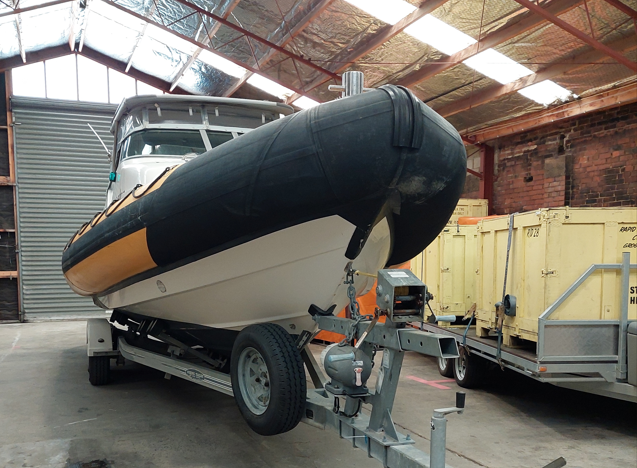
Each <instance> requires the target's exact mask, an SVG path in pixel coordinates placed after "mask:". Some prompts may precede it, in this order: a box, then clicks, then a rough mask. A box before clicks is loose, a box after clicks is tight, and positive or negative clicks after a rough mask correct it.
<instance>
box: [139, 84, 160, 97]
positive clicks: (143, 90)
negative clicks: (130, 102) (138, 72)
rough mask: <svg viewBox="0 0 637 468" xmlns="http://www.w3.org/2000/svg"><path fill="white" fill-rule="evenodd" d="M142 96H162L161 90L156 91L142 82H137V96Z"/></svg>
mask: <svg viewBox="0 0 637 468" xmlns="http://www.w3.org/2000/svg"><path fill="white" fill-rule="evenodd" d="M142 94H164V92H163V91H162V90H161V89H157V88H155V87H153V86H151V85H149V84H146V83H144V82H143V81H138V82H137V95H138V96H141V95H142Z"/></svg>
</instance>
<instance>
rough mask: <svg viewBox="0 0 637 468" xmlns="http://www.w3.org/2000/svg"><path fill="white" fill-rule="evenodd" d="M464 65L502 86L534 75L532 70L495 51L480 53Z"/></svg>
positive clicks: (489, 50)
mask: <svg viewBox="0 0 637 468" xmlns="http://www.w3.org/2000/svg"><path fill="white" fill-rule="evenodd" d="M462 63H464V64H465V65H467V66H468V67H471V68H473V69H474V70H476V71H479V72H480V73H482V74H483V75H486V76H488V77H489V78H492V79H494V80H496V81H497V82H499V83H501V84H507V83H511V82H512V81H515V80H518V79H520V78H522V77H523V76H527V75H532V74H533V71H532V70H529V69H528V68H526V67H525V66H524V65H521V64H519V63H518V62H516V61H515V60H511V59H510V58H509V57H507V56H506V55H503V54H501V53H500V52H498V51H496V50H493V49H487V50H485V51H483V52H480V53H479V54H476V55H474V56H473V57H471V58H468V59H467V60H465V61H464V62H462Z"/></svg>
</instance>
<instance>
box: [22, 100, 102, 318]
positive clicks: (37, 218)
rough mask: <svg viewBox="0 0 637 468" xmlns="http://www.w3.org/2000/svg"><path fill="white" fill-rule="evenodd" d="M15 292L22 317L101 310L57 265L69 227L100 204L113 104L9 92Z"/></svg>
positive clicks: (82, 314)
mask: <svg viewBox="0 0 637 468" xmlns="http://www.w3.org/2000/svg"><path fill="white" fill-rule="evenodd" d="M12 108H13V113H14V119H15V122H16V126H15V127H14V128H15V142H16V177H17V194H18V196H17V203H18V236H19V237H18V239H19V248H20V276H21V278H20V293H21V299H22V312H23V313H24V318H25V319H26V320H33V319H50V318H69V317H78V316H80V317H88V316H90V315H100V316H104V312H103V311H102V310H101V309H99V308H98V307H96V306H95V305H93V302H92V300H91V299H89V298H84V297H80V296H78V295H76V294H75V293H73V291H71V289H70V288H69V287H68V285H67V284H66V281H65V280H64V276H63V275H62V269H61V258H62V250H63V248H64V245H65V244H66V242H67V241H68V240H69V238H70V237H71V235H72V234H73V233H74V232H75V231H76V230H77V229H78V228H79V227H80V225H81V224H82V223H84V222H86V221H88V220H89V219H90V218H91V217H92V216H93V215H94V214H95V213H96V212H98V211H100V210H102V209H103V208H104V202H105V191H106V186H107V184H108V174H109V171H110V169H109V164H108V161H107V158H106V155H105V152H104V149H103V148H102V146H101V145H100V143H99V141H98V140H97V138H95V136H94V135H93V133H92V132H91V130H90V128H89V127H88V125H87V123H90V124H91V125H92V126H93V128H94V129H95V130H96V131H97V133H98V134H99V135H100V137H102V139H103V140H104V142H105V143H106V145H107V146H108V147H109V148H110V147H111V146H112V142H113V139H112V136H111V134H110V132H109V127H110V121H111V118H112V117H113V115H114V113H115V106H112V105H108V104H88V103H79V102H64V101H54V100H50V99H32V98H22V97H14V98H12Z"/></svg>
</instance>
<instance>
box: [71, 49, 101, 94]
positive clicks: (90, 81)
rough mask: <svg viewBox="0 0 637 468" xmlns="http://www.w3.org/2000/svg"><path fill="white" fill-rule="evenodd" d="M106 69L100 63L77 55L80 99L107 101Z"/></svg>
mask: <svg viewBox="0 0 637 468" xmlns="http://www.w3.org/2000/svg"><path fill="white" fill-rule="evenodd" d="M107 73H108V70H107V69H106V67H105V66H104V65H102V64H100V63H97V62H94V61H93V60H90V59H87V58H86V57H83V56H82V55H78V56H77V76H78V80H79V82H78V86H79V91H78V92H79V98H80V101H91V102H108V78H107Z"/></svg>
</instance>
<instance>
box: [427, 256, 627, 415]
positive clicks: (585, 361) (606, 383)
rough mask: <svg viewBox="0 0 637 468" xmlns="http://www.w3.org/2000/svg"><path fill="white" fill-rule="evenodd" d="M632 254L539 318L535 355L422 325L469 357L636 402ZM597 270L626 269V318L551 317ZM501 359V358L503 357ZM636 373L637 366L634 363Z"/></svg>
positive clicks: (599, 267)
mask: <svg viewBox="0 0 637 468" xmlns="http://www.w3.org/2000/svg"><path fill="white" fill-rule="evenodd" d="M631 269H632V270H634V269H637V264H635V263H632V264H631V263H630V253H629V252H624V253H623V255H622V263H600V264H593V265H591V266H590V267H589V268H588V269H587V270H586V271H585V272H584V273H583V274H582V275H581V276H580V277H579V278H578V279H577V280H576V281H575V282H574V283H573V284H572V285H571V286H570V287H569V288H567V289H566V291H564V293H563V294H562V295H561V296H560V297H559V298H558V299H557V300H556V301H555V302H554V303H553V304H551V305H550V306H549V307H548V308H547V309H546V310H545V311H544V312H543V313H542V315H540V317H539V319H538V320H539V323H538V341H537V347H536V353H535V354H533V353H530V352H528V351H527V352H524V351H521V350H517V349H513V348H509V347H506V346H502V347H501V349H500V350H499V353H498V347H497V342H496V341H495V340H492V339H488V338H487V339H485V338H478V337H476V336H475V333H470V334H467V335H466V336H465V333H464V332H465V330H464V329H463V328H442V327H439V326H437V325H435V324H430V323H423V324H422V325H421V326H420V328H421V329H422V330H425V331H429V332H432V333H436V334H442V335H446V336H450V337H453V338H454V339H455V340H456V341H457V342H458V345H459V346H463V347H465V348H466V349H468V352H469V354H470V355H474V356H479V357H481V358H484V359H486V360H488V361H491V362H495V363H498V364H499V365H501V366H502V367H505V368H507V369H510V370H513V371H515V372H518V373H520V374H523V375H526V376H527V377H531V378H533V379H535V380H538V381H540V382H547V383H550V384H553V385H556V386H559V387H565V388H571V389H574V390H579V391H583V392H588V393H594V394H598V395H603V396H608V397H612V398H617V399H621V400H626V401H631V402H634V403H637V387H636V386H635V385H631V384H630V383H628V382H627V373H628V368H629V363H628V362H627V359H628V357H627V329H628V324H629V321H628V305H629V303H628V299H629V294H628V293H629V274H630V270H631ZM598 270H620V271H621V294H622V297H621V316H620V319H619V320H553V319H551V316H552V315H553V313H554V312H555V311H556V310H557V309H558V308H559V307H560V305H562V304H563V303H564V302H565V301H566V300H567V299H568V298H569V296H571V294H573V293H574V292H575V290H577V289H578V288H580V287H581V286H582V284H583V283H584V282H585V281H586V279H587V278H589V277H590V276H591V275H592V274H593V273H594V272H596V271H598ZM498 356H499V358H498ZM630 366H631V369H632V372H637V363H630Z"/></svg>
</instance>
